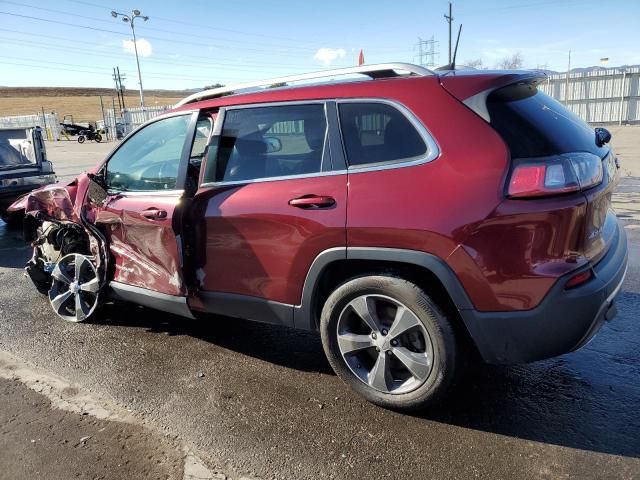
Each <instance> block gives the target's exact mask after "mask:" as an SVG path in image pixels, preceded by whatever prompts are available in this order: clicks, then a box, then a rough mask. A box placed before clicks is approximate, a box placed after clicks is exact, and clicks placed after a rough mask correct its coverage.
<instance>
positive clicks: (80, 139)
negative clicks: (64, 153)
mask: <svg viewBox="0 0 640 480" xmlns="http://www.w3.org/2000/svg"><path fill="white" fill-rule="evenodd" d="M84 140H85V138H84V135H78V143H84Z"/></svg>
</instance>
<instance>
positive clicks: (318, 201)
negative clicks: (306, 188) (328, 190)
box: [289, 195, 336, 209]
mask: <svg viewBox="0 0 640 480" xmlns="http://www.w3.org/2000/svg"><path fill="white" fill-rule="evenodd" d="M335 204H336V201H335V199H334V198H333V197H328V196H326V195H303V196H302V197H298V198H293V199H291V200H289V205H291V206H292V207H298V208H306V209H313V208H328V207H333V206H334V205H335Z"/></svg>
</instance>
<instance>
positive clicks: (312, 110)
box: [195, 101, 347, 324]
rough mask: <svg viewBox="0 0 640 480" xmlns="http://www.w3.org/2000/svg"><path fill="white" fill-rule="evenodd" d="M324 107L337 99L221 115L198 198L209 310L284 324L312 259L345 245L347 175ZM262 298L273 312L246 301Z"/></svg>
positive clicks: (235, 110)
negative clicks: (331, 133)
mask: <svg viewBox="0 0 640 480" xmlns="http://www.w3.org/2000/svg"><path fill="white" fill-rule="evenodd" d="M328 111H330V112H335V105H333V104H332V103H325V102H322V101H312V102H304V103H285V104H271V105H266V106H264V105H253V106H242V107H233V108H228V109H226V110H221V111H220V113H219V114H218V119H217V121H216V128H215V132H214V137H213V138H212V145H210V147H209V153H208V156H207V160H206V165H205V167H204V172H203V174H202V183H201V186H200V189H199V191H198V193H197V195H196V199H195V204H196V207H195V208H196V210H198V211H199V212H200V213H199V215H200V218H202V219H203V220H202V222H201V224H200V227H199V230H200V232H201V233H200V236H201V239H200V242H199V243H200V251H199V252H198V258H199V259H200V269H199V271H198V278H199V281H200V289H201V292H203V293H204V295H203V297H204V298H205V300H207V299H208V302H209V304H208V305H207V309H208V310H210V311H211V310H213V311H216V312H219V313H227V314H231V315H237V316H247V317H249V318H252V319H255V320H263V321H272V322H278V323H285V324H290V323H291V321H292V313H293V312H292V310H287V307H286V306H291V305H297V304H299V303H300V298H301V293H302V286H303V283H304V280H305V277H306V275H307V272H308V270H309V268H310V266H311V263H312V262H313V260H314V259H315V258H316V256H317V255H318V254H319V253H320V252H322V251H323V250H326V249H329V248H332V247H344V246H345V245H346V238H345V223H346V197H347V176H346V173H345V171H344V167H341V166H340V165H339V164H338V163H337V158H339V157H340V158H341V154H339V155H336V152H337V149H336V145H337V144H334V139H333V138H332V136H331V135H330V134H329V129H328V123H329V121H331V122H335V120H328V119H332V118H334V119H335V113H334V115H327V112H328ZM332 146H333V148H332ZM254 300H255V301H254ZM265 301H268V302H270V303H269V304H268V305H270V307H269V309H270V311H271V312H274V311H277V312H278V313H276V314H274V315H273V318H267V317H269V315H270V313H269V312H267V315H266V317H265V316H261V315H260V312H264V310H260V308H258V309H257V310H256V311H255V314H252V312H250V311H247V310H246V308H245V307H246V305H250V304H255V303H256V302H258V303H260V302H263V303H264V302H265ZM276 304H277V305H276ZM225 305H226V306H228V309H226V310H225V308H226V307H225ZM281 306H284V307H283V308H280V307H281ZM240 308H242V309H245V310H243V311H239V310H238V309H240Z"/></svg>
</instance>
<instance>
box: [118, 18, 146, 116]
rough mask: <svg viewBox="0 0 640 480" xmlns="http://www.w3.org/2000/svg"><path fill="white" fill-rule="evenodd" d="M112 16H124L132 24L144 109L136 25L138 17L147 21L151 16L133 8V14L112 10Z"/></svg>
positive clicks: (141, 99)
mask: <svg viewBox="0 0 640 480" xmlns="http://www.w3.org/2000/svg"><path fill="white" fill-rule="evenodd" d="M111 16H112V17H113V18H118V17H122V21H123V22H125V23H129V25H131V33H132V35H133V50H134V51H135V53H136V65H137V66H138V84H139V85H140V106H141V107H142V108H143V109H144V90H143V88H142V73H140V59H139V58H138V42H137V41H136V29H135V26H134V23H135V19H136V18H142V20H144V21H145V22H146V21H147V20H149V17H147V16H145V15H142V14H141V13H140V10H133V11H132V12H131V15H126V14H124V13H120V12H116V11H115V10H112V11H111Z"/></svg>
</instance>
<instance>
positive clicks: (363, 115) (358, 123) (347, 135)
mask: <svg viewBox="0 0 640 480" xmlns="http://www.w3.org/2000/svg"><path fill="white" fill-rule="evenodd" d="M338 111H339V113H340V127H341V129H342V138H343V142H344V149H345V153H346V156H347V162H348V164H349V166H361V165H371V164H381V163H388V162H402V161H407V160H413V159H416V158H419V157H422V156H424V155H426V154H427V145H426V143H425V141H424V139H423V138H422V136H421V135H420V133H418V131H417V130H416V127H415V126H414V125H413V124H412V123H411V122H410V121H409V119H408V118H407V117H406V116H405V115H404V114H403V113H402V112H400V111H399V110H398V109H397V108H395V107H393V106H391V105H388V104H385V103H374V102H371V103H365V102H363V103H360V102H357V103H356V102H354V103H351V102H349V103H341V104H339V105H338Z"/></svg>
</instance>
